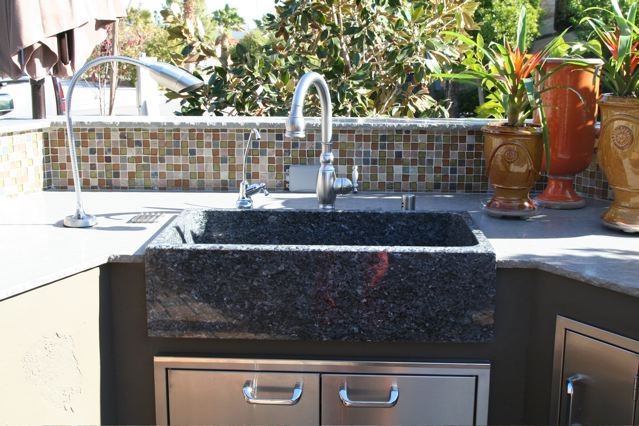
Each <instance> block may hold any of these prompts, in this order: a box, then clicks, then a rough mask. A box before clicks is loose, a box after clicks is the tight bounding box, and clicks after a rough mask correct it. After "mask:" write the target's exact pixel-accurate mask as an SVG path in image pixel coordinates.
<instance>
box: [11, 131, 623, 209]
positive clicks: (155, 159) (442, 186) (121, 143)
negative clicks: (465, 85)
mask: <svg viewBox="0 0 639 426" xmlns="http://www.w3.org/2000/svg"><path fill="white" fill-rule="evenodd" d="M343 121H347V120H343ZM350 122H352V124H348V122H347V123H346V124H344V123H342V124H340V125H338V126H336V127H335V128H334V130H333V141H334V144H333V152H334V155H335V158H336V160H335V164H336V168H337V172H338V174H339V175H340V176H348V177H350V173H351V170H352V166H353V165H355V164H356V165H358V166H359V171H360V175H359V176H360V189H361V190H363V191H415V192H424V191H433V192H480V193H481V192H486V191H488V190H489V185H488V182H487V179H486V177H485V176H484V161H483V154H482V149H483V146H482V135H481V132H480V131H479V128H480V127H481V123H479V122H474V123H472V124H471V125H466V124H464V123H463V122H461V121H457V122H455V121H453V120H449V121H446V120H444V121H442V122H441V123H442V124H433V123H432V122H431V123H430V124H428V123H426V124H424V123H423V122H419V121H414V120H386V121H380V120H377V121H375V122H374V123H376V124H375V125H371V124H370V123H369V121H366V120H364V121H362V120H357V119H351V120H350ZM175 123H176V121H175V120H174V121H172V122H170V123H168V124H166V123H150V124H147V125H145V124H144V123H142V122H141V121H140V120H139V119H138V120H137V122H136V121H133V122H132V121H128V122H127V121H124V122H119V121H114V122H113V123H108V122H107V123H105V122H101V123H99V124H98V123H94V122H90V121H84V122H78V123H77V125H76V126H74V127H75V132H74V133H75V138H76V146H77V148H76V149H77V152H78V154H79V159H80V170H81V171H80V176H81V180H82V187H83V189H94V190H97V189H114V190H185V191H187V190H188V191H206V190H221V191H224V190H235V189H237V188H238V185H239V182H240V181H241V179H242V176H241V174H242V172H241V170H242V151H243V146H244V142H245V140H246V139H247V137H248V133H249V131H250V129H251V128H252V127H253V126H254V125H257V127H258V128H259V129H260V132H261V135H262V139H261V140H260V141H253V142H252V146H251V148H250V149H249V155H248V160H247V161H248V163H247V164H248V165H247V177H248V178H249V179H250V180H251V181H253V182H265V183H266V184H267V187H268V188H269V189H271V190H286V189H287V171H288V168H289V167H290V165H296V164H318V163H319V161H318V157H319V154H320V152H321V143H320V132H319V128H317V127H316V126H314V127H310V128H309V129H307V137H306V139H304V140H300V141H297V140H290V139H288V138H285V137H284V123H283V120H281V119H280V120H279V121H278V120H277V119H275V120H274V119H270V120H269V119H265V120H263V122H262V121H261V120H254V122H252V124H251V125H249V124H247V123H246V122H242V120H238V121H237V122H235V121H231V122H230V123H229V122H226V123H220V125H219V126H217V125H215V124H211V123H210V122H208V123H207V124H206V125H202V124H200V125H198V124H189V123H188V122H187V123H180V124H175ZM415 123H418V124H415ZM438 123H439V122H438ZM451 123H452V124H451ZM544 181H545V180H544V179H543V178H542V179H540V181H539V182H538V184H537V185H536V190H538V191H540V190H542V189H543V187H544V185H545V183H544ZM576 184H577V190H578V191H580V192H582V193H584V194H586V195H588V196H590V197H595V198H604V199H606V198H610V197H611V195H612V194H611V191H609V190H608V186H607V184H606V182H605V179H604V178H603V175H602V173H601V171H600V170H599V169H598V167H597V166H596V164H595V163H593V164H592V165H591V166H590V168H589V169H588V170H586V171H585V172H584V173H582V174H581V175H580V176H578V177H577V180H576ZM72 187H73V179H72V176H71V168H70V158H69V152H68V149H67V147H66V133H65V131H64V128H63V127H62V126H61V124H60V123H55V122H54V123H53V124H52V126H51V127H50V128H44V129H43V130H42V131H39V132H37V131H32V132H23V133H13V134H5V135H0V195H1V194H5V195H15V194H17V193H21V192H32V191H35V190H39V189H57V190H68V189H71V188H72Z"/></svg>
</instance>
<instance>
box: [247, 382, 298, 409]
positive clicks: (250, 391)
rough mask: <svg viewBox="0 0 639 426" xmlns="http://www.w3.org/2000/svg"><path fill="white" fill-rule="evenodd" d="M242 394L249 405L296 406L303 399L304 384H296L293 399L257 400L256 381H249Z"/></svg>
mask: <svg viewBox="0 0 639 426" xmlns="http://www.w3.org/2000/svg"><path fill="white" fill-rule="evenodd" d="M242 392H243V393H244V399H245V400H246V402H248V403H249V404H256V405H295V404H297V403H298V402H300V398H301V397H302V384H301V383H296V384H295V387H294V388H293V396H292V397H291V399H261V398H257V397H256V396H255V395H256V393H257V386H256V385H255V380H251V381H247V382H246V383H245V384H244V388H242Z"/></svg>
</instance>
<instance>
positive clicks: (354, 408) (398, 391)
mask: <svg viewBox="0 0 639 426" xmlns="http://www.w3.org/2000/svg"><path fill="white" fill-rule="evenodd" d="M475 392H476V377H473V376H393V375H342V374H323V375H322V404H321V405H322V423H323V424H335V425H338V424H339V425H361V424H376V425H379V424H394V425H397V424H411V425H414V424H455V425H471V424H474V423H475Z"/></svg>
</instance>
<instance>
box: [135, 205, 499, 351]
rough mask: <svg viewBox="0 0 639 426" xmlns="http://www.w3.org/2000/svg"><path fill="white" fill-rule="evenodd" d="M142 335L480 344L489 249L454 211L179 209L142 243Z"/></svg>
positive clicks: (485, 323) (486, 314)
mask: <svg viewBox="0 0 639 426" xmlns="http://www.w3.org/2000/svg"><path fill="white" fill-rule="evenodd" d="M145 267H146V281H147V319H148V331H149V335H151V336H164V337H208V338H234V339H237V338H244V339H285V340H314V341H325V340H338V341H339V340H341V341H368V342H380V341H411V342H483V341H490V340H492V338H493V333H494V322H493V312H494V305H495V289H496V283H495V255H494V252H493V250H492V247H491V246H490V244H489V243H488V242H487V240H486V239H485V237H484V236H483V234H482V233H481V232H480V231H478V230H477V229H476V228H475V227H474V226H473V223H472V221H471V219H470V216H469V215H468V214H467V213H465V212H372V211H340V212H324V211H318V210H313V211H305V210H248V211H240V210H186V211H184V212H183V213H181V214H180V215H179V216H178V217H177V218H176V219H175V221H174V222H173V223H171V224H170V225H169V226H168V227H167V228H166V229H165V230H164V231H162V232H161V233H160V234H159V235H158V236H157V237H156V238H155V239H154V240H153V241H152V242H151V244H150V245H149V246H148V247H147V250H146V254H145Z"/></svg>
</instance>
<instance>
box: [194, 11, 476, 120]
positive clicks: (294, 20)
mask: <svg viewBox="0 0 639 426" xmlns="http://www.w3.org/2000/svg"><path fill="white" fill-rule="evenodd" d="M477 6H478V3H477V2H475V1H471V0H412V1H409V0H321V1H320V0H312V1H304V2H300V1H297V0H278V1H277V3H276V12H275V14H269V15H267V16H266V17H265V18H264V19H263V22H262V27H263V29H264V31H265V32H266V33H270V34H273V39H272V40H269V41H267V42H266V43H265V44H264V45H263V46H261V48H259V49H249V48H248V45H243V44H238V46H237V47H236V49H235V52H234V54H233V64H232V65H231V66H230V67H228V68H224V67H217V68H209V69H204V70H201V72H200V75H201V76H202V77H203V78H204V79H205V81H208V83H209V84H208V85H207V86H206V87H204V88H202V89H201V90H200V91H199V92H197V93H196V94H195V95H188V96H186V97H185V98H184V99H183V101H182V106H183V108H182V113H183V114H189V115H200V114H203V113H205V112H207V111H210V112H212V113H215V114H242V115H283V114H286V112H287V108H288V106H289V104H290V99H291V97H292V94H293V91H294V89H295V83H296V82H297V80H298V79H299V77H300V76H301V75H302V74H303V73H304V72H306V71H311V70H312V71H316V72H319V73H320V74H322V75H324V77H325V78H326V80H327V82H328V85H329V87H330V88H331V90H332V93H331V95H332V99H333V107H334V114H335V115H338V116H367V115H392V116H408V117H426V116H442V115H445V113H446V108H445V107H446V106H445V105H442V104H439V103H438V102H437V101H435V100H434V99H433V98H432V97H431V96H430V94H429V89H428V85H429V83H431V79H430V77H429V76H430V75H431V74H434V73H440V72H442V70H445V69H447V68H448V67H449V66H450V65H451V64H452V63H454V62H455V61H457V60H458V59H459V57H460V49H459V46H458V45H456V44H451V43H449V42H445V41H444V40H443V39H442V38H441V32H442V31H446V30H451V31H458V32H466V31H468V30H473V29H476V26H475V23H474V20H473V15H474V13H475V9H476V7H477ZM253 47H255V45H253ZM317 105H318V104H317V103H315V107H316V108H317Z"/></svg>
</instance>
